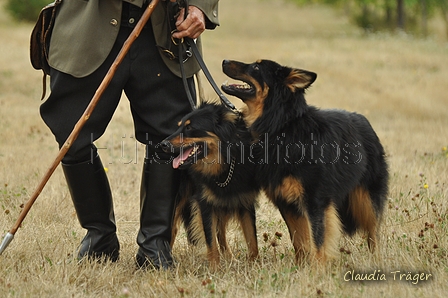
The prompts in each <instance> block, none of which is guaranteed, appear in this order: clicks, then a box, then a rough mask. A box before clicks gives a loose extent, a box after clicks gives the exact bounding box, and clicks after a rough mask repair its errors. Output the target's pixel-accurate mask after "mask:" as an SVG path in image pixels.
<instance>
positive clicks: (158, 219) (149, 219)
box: [136, 159, 180, 269]
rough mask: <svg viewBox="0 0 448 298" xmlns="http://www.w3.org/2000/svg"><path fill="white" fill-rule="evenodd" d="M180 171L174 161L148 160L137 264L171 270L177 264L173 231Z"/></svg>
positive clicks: (145, 172)
mask: <svg viewBox="0 0 448 298" xmlns="http://www.w3.org/2000/svg"><path fill="white" fill-rule="evenodd" d="M179 182H180V172H179V171H178V170H175V169H173V167H172V165H171V163H163V162H161V161H158V162H156V161H152V163H150V162H149V160H147V159H145V164H144V166H143V176H142V185H141V193H140V206H141V209H140V230H139V232H138V236H137V243H138V245H139V246H140V248H139V250H138V253H137V257H136V260H137V265H138V266H139V267H140V268H146V267H148V266H153V267H154V268H156V269H168V268H170V267H172V266H173V257H172V255H171V247H170V241H171V230H172V224H173V216H174V207H175V205H176V196H177V192H178V190H179Z"/></svg>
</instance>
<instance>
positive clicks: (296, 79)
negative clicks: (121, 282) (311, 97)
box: [285, 68, 317, 92]
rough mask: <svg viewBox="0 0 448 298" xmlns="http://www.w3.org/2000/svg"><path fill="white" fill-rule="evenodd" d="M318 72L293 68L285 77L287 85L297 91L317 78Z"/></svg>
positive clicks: (306, 86)
mask: <svg viewBox="0 0 448 298" xmlns="http://www.w3.org/2000/svg"><path fill="white" fill-rule="evenodd" d="M316 78H317V74H316V73H314V72H311V71H307V70H303V69H297V68H296V69H291V72H290V73H289V74H288V76H287V77H286V78H285V85H286V86H287V87H288V88H289V89H290V90H291V92H295V91H296V90H297V89H303V90H304V89H306V88H308V87H309V86H311V84H312V83H313V82H314V81H315V80H316Z"/></svg>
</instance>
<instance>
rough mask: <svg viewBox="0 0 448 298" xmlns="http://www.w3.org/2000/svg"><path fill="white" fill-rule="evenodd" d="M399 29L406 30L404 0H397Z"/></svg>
mask: <svg viewBox="0 0 448 298" xmlns="http://www.w3.org/2000/svg"><path fill="white" fill-rule="evenodd" d="M397 27H398V29H401V30H404V29H405V12H404V0H397Z"/></svg>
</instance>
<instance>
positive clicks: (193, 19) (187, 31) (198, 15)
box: [173, 6, 205, 39]
mask: <svg viewBox="0 0 448 298" xmlns="http://www.w3.org/2000/svg"><path fill="white" fill-rule="evenodd" d="M184 15H185V11H184V8H182V9H181V11H180V13H179V16H178V17H177V20H176V29H177V32H175V33H173V37H174V38H177V39H181V38H183V37H190V38H192V39H195V38H198V37H199V35H201V33H202V32H204V30H205V16H204V13H203V12H202V10H200V9H199V8H197V7H196V6H189V7H188V15H187V18H186V19H184Z"/></svg>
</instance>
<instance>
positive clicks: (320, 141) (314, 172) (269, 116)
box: [222, 60, 388, 259]
mask: <svg viewBox="0 0 448 298" xmlns="http://www.w3.org/2000/svg"><path fill="white" fill-rule="evenodd" d="M223 71H224V73H226V74H227V75H228V76H229V77H231V78H233V79H237V80H241V81H244V82H245V83H247V84H248V85H249V86H250V88H249V87H247V84H246V86H245V87H243V86H242V85H236V84H233V85H226V86H223V87H222V89H223V90H224V91H225V92H227V93H228V94H231V95H235V96H237V97H239V98H241V99H242V100H243V101H244V102H245V103H246V104H247V110H246V111H245V113H244V115H245V119H246V120H247V121H248V122H250V123H249V124H250V127H249V130H250V131H251V133H252V134H253V136H254V137H255V138H256V139H258V143H257V144H256V145H257V146H256V148H255V147H254V146H253V148H255V149H257V150H256V151H257V152H258V153H257V156H258V158H257V160H258V163H259V165H258V166H257V170H256V174H257V181H258V183H260V184H261V185H262V187H263V189H264V191H265V192H266V194H267V196H268V198H269V199H270V200H271V201H272V202H273V203H274V204H275V205H276V206H277V207H278V208H279V210H280V212H281V214H282V216H283V217H284V219H285V221H286V223H287V225H288V228H289V231H290V234H291V239H292V240H293V243H294V247H295V249H296V255H297V257H298V258H299V257H300V256H301V255H302V254H303V253H304V252H306V253H308V252H311V253H313V254H314V255H315V256H316V257H317V258H320V259H326V258H327V257H328V256H330V255H332V254H333V253H334V251H335V249H336V248H335V247H334V246H335V243H336V242H337V239H335V237H336V236H337V234H338V233H337V232H338V230H339V229H342V230H343V231H344V232H346V233H347V234H349V235H353V234H354V233H355V232H356V231H357V230H359V229H364V230H366V231H367V232H368V234H369V235H368V236H369V247H370V248H371V249H372V250H373V247H374V246H375V244H376V241H377V238H376V234H377V231H378V226H379V222H380V220H381V215H382V213H383V209H384V205H385V202H386V196H387V191H388V170H387V163H386V159H385V152H384V150H383V147H382V145H381V143H380V141H379V139H378V137H377V135H376V133H375V132H374V130H373V128H372V127H371V125H370V124H369V122H368V120H367V119H366V118H365V117H364V116H362V115H360V114H357V113H352V112H347V111H342V110H321V109H318V108H316V107H313V106H310V105H308V104H307V102H306V100H305V96H304V95H305V90H306V88H308V87H309V86H310V85H311V84H312V83H313V82H314V80H315V79H316V77H317V75H316V74H315V73H312V72H309V71H306V70H302V69H295V68H290V67H285V66H281V65H279V64H278V63H276V62H273V61H269V60H259V61H257V62H255V63H252V64H245V63H241V62H237V61H228V60H225V61H223ZM287 187H292V188H291V189H292V190H290V191H289V192H288V189H287ZM285 194H295V195H296V197H294V198H291V197H285ZM332 208H334V209H335V210H336V212H337V214H335V216H333V215H332V214H331V213H332V210H333V209H332ZM364 215H365V218H363V217H364ZM299 222H300V223H301V224H300V225H299V224H298V223H299ZM304 222H307V223H308V225H309V227H307V226H304V224H303V223H304ZM330 230H331V231H330ZM306 237H308V238H310V239H308V240H309V241H310V242H309V243H308V242H307V239H305V238H306ZM299 238H300V239H299Z"/></svg>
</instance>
